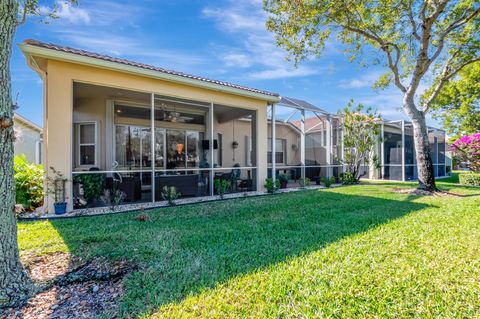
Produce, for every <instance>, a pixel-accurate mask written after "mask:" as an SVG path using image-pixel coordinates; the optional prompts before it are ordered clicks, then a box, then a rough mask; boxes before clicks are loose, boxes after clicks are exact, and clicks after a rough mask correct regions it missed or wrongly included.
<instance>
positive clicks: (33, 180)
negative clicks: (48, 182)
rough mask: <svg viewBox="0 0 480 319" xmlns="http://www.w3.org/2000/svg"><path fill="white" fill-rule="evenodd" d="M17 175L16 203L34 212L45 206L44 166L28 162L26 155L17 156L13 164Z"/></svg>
mask: <svg viewBox="0 0 480 319" xmlns="http://www.w3.org/2000/svg"><path fill="white" fill-rule="evenodd" d="M13 169H14V174H15V188H16V192H17V193H16V194H17V195H16V202H17V204H22V205H23V208H24V209H25V210H30V211H31V210H34V209H35V208H37V207H40V206H42V205H43V197H44V192H43V174H44V172H43V165H41V164H40V165H36V164H33V163H29V162H27V158H26V157H25V155H24V154H22V155H20V156H15V158H14V164H13Z"/></svg>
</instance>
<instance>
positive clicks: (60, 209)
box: [53, 203, 67, 215]
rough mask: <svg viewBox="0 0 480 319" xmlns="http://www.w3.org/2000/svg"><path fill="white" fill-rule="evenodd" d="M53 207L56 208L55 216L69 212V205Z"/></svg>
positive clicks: (57, 204) (58, 204)
mask: <svg viewBox="0 0 480 319" xmlns="http://www.w3.org/2000/svg"><path fill="white" fill-rule="evenodd" d="M53 207H54V208H55V214H57V215H63V214H65V213H66V212H67V203H56V204H53Z"/></svg>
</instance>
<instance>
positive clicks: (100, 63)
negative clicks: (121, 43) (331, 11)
mask: <svg viewBox="0 0 480 319" xmlns="http://www.w3.org/2000/svg"><path fill="white" fill-rule="evenodd" d="M18 46H19V47H20V49H21V50H22V52H23V54H24V55H25V56H26V57H27V60H28V57H29V56H38V57H43V58H47V59H55V60H60V61H65V62H71V63H76V64H82V65H86V66H94V67H98V68H102V69H108V70H115V71H119V72H123V73H129V74H134V75H142V76H146V77H150V78H154V79H160V80H164V81H169V82H175V83H179V84H186V85H190V86H195V87H199V88H203V89H208V90H213V91H217V92H224V93H230V94H235V95H240V96H245V97H249V98H254V99H258V100H263V101H267V102H273V103H277V102H279V101H280V97H279V96H273V95H267V94H262V93H257V92H251V91H247V90H242V89H238V88H233V87H228V86H225V85H221V84H216V83H210V82H205V81H201V80H197V79H191V78H187V77H184V76H179V75H174V74H166V73H163V72H160V71H155V70H149V69H144V68H140V67H137V66H131V65H126V64H122V63H118V62H111V61H105V60H102V59H97V58H92V57H86V56H81V55H78V54H74V53H69V52H63V51H57V50H53V49H47V48H42V47H38V46H35V45H30V44H19V45H18Z"/></svg>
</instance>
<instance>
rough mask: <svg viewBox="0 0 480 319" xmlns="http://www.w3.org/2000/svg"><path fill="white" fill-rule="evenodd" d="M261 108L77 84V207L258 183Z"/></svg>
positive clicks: (243, 187)
mask: <svg viewBox="0 0 480 319" xmlns="http://www.w3.org/2000/svg"><path fill="white" fill-rule="evenodd" d="M256 116H257V115H256V111H254V110H249V109H247V108H245V109H243V108H239V107H231V106H227V105H219V104H213V103H206V102H201V101H192V100H187V99H180V98H174V97H169V96H163V95H157V94H151V93H142V92H134V91H128V90H122V89H116V88H108V87H102V86H95V85H90V84H83V83H75V84H74V107H73V132H74V134H73V136H74V143H73V145H74V148H73V155H74V156H73V163H72V167H73V170H72V176H73V199H74V200H73V206H74V209H80V208H88V207H98V206H109V205H113V204H114V203H116V202H119V203H122V204H124V203H147V202H154V201H161V200H164V198H163V196H162V191H163V189H164V187H165V186H167V187H172V186H173V187H175V188H176V190H177V191H178V192H179V193H180V194H181V197H182V198H183V197H196V196H211V195H214V194H216V193H217V191H216V188H215V184H216V183H217V184H218V183H219V181H226V184H227V185H228V186H227V190H226V192H228V193H234V192H245V191H252V190H256V189H257V181H256V156H255V155H256V149H257V148H256V143H255V130H254V127H255V125H256Z"/></svg>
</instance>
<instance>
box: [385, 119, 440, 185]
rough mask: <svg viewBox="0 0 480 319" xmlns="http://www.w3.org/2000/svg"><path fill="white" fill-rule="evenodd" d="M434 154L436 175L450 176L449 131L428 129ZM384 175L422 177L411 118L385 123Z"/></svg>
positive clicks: (388, 176) (432, 154)
mask: <svg viewBox="0 0 480 319" xmlns="http://www.w3.org/2000/svg"><path fill="white" fill-rule="evenodd" d="M428 139H429V142H430V155H431V156H432V161H433V168H434V173H435V177H443V176H446V165H445V147H446V139H445V131H443V130H439V129H436V128H432V127H429V128H428ZM382 140H383V143H381V148H382V150H381V170H382V171H381V178H382V179H387V180H399V181H412V180H416V179H417V178H418V175H417V160H416V154H415V146H414V141H413V127H412V124H411V123H410V122H408V121H403V120H402V121H385V122H384V123H383V125H382Z"/></svg>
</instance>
